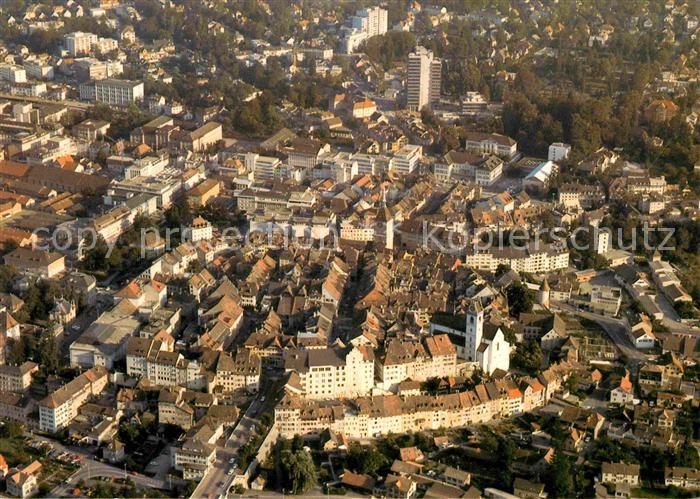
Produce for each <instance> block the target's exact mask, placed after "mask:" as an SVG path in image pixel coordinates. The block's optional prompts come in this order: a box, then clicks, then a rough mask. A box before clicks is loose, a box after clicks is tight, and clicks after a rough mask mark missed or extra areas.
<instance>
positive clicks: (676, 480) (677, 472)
mask: <svg viewBox="0 0 700 499" xmlns="http://www.w3.org/2000/svg"><path fill="white" fill-rule="evenodd" d="M664 483H665V484H666V486H667V487H670V486H671V485H673V486H675V487H680V488H682V489H688V490H695V489H700V470H696V469H694V468H684V467H681V466H672V467H667V468H666V470H665V471H664Z"/></svg>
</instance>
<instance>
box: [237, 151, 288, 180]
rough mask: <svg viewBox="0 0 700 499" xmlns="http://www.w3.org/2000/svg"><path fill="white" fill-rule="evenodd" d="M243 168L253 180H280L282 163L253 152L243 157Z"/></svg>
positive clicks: (276, 159) (277, 159) (272, 157)
mask: <svg viewBox="0 0 700 499" xmlns="http://www.w3.org/2000/svg"><path fill="white" fill-rule="evenodd" d="M245 168H246V171H247V172H248V173H252V174H253V180H255V181H260V180H281V173H282V161H281V160H280V159H279V158H275V157H274V156H261V155H260V154H257V153H254V152H247V153H246V155H245Z"/></svg>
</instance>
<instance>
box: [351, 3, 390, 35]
mask: <svg viewBox="0 0 700 499" xmlns="http://www.w3.org/2000/svg"><path fill="white" fill-rule="evenodd" d="M388 19H389V13H388V11H387V10H386V9H382V8H381V7H372V8H367V9H361V10H358V11H357V14H356V15H355V16H354V17H353V19H352V27H353V28H355V29H359V30H361V31H364V32H365V33H366V34H367V37H372V36H378V35H383V34H384V33H386V32H387V29H388Z"/></svg>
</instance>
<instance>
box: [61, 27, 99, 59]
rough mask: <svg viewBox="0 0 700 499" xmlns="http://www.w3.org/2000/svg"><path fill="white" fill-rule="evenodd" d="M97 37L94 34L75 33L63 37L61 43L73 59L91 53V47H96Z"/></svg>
mask: <svg viewBox="0 0 700 499" xmlns="http://www.w3.org/2000/svg"><path fill="white" fill-rule="evenodd" d="M97 39H98V36H97V35H96V34H94V33H84V32H82V31H76V32H74V33H68V34H66V35H64V37H63V43H64V44H65V46H66V50H68V53H69V54H70V55H72V56H73V57H75V56H77V55H82V54H89V53H90V52H92V47H93V46H94V45H97Z"/></svg>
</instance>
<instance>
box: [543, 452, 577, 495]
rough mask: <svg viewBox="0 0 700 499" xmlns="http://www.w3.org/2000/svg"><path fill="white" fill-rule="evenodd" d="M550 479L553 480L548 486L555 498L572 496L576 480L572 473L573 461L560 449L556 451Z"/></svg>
mask: <svg viewBox="0 0 700 499" xmlns="http://www.w3.org/2000/svg"><path fill="white" fill-rule="evenodd" d="M550 478H551V480H550V481H548V482H547V485H548V486H549V492H550V494H552V496H553V497H571V496H572V493H571V492H572V490H573V487H574V480H573V476H572V473H571V461H570V459H569V457H568V456H566V455H565V454H564V452H562V450H561V449H560V448H557V449H556V450H555V453H554V459H552V468H551V473H550Z"/></svg>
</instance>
